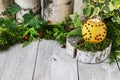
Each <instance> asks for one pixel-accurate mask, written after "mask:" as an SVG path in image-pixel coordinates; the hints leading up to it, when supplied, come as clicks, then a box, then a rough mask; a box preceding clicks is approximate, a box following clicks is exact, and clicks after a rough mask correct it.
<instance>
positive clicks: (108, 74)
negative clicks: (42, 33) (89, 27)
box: [0, 0, 120, 80]
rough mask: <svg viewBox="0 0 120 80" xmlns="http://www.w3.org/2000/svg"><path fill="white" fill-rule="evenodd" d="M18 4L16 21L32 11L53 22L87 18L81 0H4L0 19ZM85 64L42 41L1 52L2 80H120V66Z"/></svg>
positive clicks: (55, 44)
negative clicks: (10, 7) (68, 18)
mask: <svg viewBox="0 0 120 80" xmlns="http://www.w3.org/2000/svg"><path fill="white" fill-rule="evenodd" d="M13 2H16V3H17V4H19V5H20V7H21V10H20V11H19V12H18V14H17V15H16V19H17V20H18V21H19V22H22V15H24V14H25V13H27V12H28V11H29V9H32V10H33V11H34V13H35V14H36V15H38V16H41V17H43V18H44V19H46V20H51V21H52V22H53V23H56V22H59V21H62V20H64V18H65V17H67V16H69V14H72V13H74V12H78V13H79V14H80V19H83V18H84V17H83V15H82V8H83V7H84V4H83V3H82V1H81V0H14V1H13V0H0V16H1V17H6V16H5V15H3V12H4V11H5V10H6V7H7V6H8V5H11V4H13ZM107 62H108V60H106V61H105V62H103V63H100V64H84V63H80V62H78V61H77V60H76V59H74V58H72V57H70V56H69V55H68V54H67V52H66V50H65V49H62V48H61V47H60V45H59V44H58V43H57V42H56V41H52V40H40V41H39V40H38V41H35V42H33V43H32V44H31V45H29V46H27V47H25V48H22V44H18V45H15V46H13V47H11V48H10V49H9V50H8V51H3V52H0V80H120V71H119V69H118V65H119V63H118V65H117V64H114V65H111V66H110V65H109V64H108V63H107Z"/></svg>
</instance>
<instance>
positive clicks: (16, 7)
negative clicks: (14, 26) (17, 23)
mask: <svg viewBox="0 0 120 80" xmlns="http://www.w3.org/2000/svg"><path fill="white" fill-rule="evenodd" d="M19 10H20V6H19V5H17V4H16V3H15V4H13V5H11V6H8V7H7V11H8V12H7V13H9V15H14V14H16V13H17V12H18V11H19Z"/></svg>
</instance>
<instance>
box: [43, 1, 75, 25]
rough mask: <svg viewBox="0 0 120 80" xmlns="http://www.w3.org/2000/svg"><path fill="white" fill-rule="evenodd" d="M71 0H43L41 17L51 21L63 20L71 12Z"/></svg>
mask: <svg viewBox="0 0 120 80" xmlns="http://www.w3.org/2000/svg"><path fill="white" fill-rule="evenodd" d="M72 8H73V0H44V10H43V17H44V19H45V20H50V21H51V22H52V23H57V22H61V21H64V19H65V17H68V16H69V15H70V14H71V13H72V10H73V9H72Z"/></svg>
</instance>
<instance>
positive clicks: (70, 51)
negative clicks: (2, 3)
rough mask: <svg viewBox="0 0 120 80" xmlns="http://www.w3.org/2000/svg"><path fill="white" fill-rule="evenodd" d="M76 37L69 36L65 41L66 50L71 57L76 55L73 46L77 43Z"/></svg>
mask: <svg viewBox="0 0 120 80" xmlns="http://www.w3.org/2000/svg"><path fill="white" fill-rule="evenodd" d="M77 40H78V37H69V38H67V41H66V51H67V53H68V55H70V56H71V57H75V56H76V48H75V47H74V46H75V45H76V44H77Z"/></svg>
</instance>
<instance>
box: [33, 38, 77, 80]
mask: <svg viewBox="0 0 120 80" xmlns="http://www.w3.org/2000/svg"><path fill="white" fill-rule="evenodd" d="M77 78H78V77H77V65H76V60H74V59H73V58H71V57H69V56H68V55H67V53H66V50H65V49H62V48H60V46H59V44H58V43H56V42H55V41H52V40H50V41H47V40H42V41H41V42H40V44H39V51H38V59H37V65H36V70H35V77H34V80H78V79H77Z"/></svg>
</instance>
